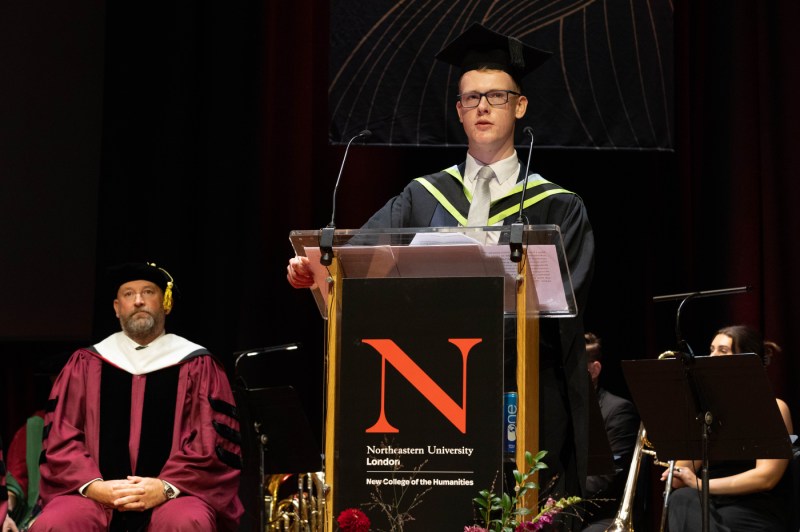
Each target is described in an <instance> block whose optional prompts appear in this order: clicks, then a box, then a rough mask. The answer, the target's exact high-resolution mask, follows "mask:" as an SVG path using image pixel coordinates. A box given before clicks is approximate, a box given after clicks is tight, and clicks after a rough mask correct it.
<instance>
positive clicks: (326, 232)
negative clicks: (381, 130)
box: [319, 129, 372, 266]
mask: <svg viewBox="0 0 800 532" xmlns="http://www.w3.org/2000/svg"><path fill="white" fill-rule="evenodd" d="M370 135H372V131H370V130H369V129H365V130H363V131H360V132H359V133H358V134H357V135H354V136H353V138H351V139H350V140H349V141H348V143H347V147H346V148H345V150H344V156H343V157H342V165H341V166H340V167H339V175H338V177H337V178H336V184H334V185H333V206H332V208H331V221H330V222H329V223H328V225H326V226H325V227H324V228H323V229H322V232H321V234H320V236H319V249H320V252H321V256H320V258H319V262H320V264H322V265H323V266H330V265H331V263H332V262H333V232H334V231H335V230H336V191H337V190H339V182H340V181H341V180H342V172H344V163H345V161H347V153H348V152H349V151H350V145H351V144H352V143H353V141H354V140H356V139H359V138H362V137H369V136H370Z"/></svg>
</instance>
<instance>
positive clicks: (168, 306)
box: [147, 262, 175, 313]
mask: <svg viewBox="0 0 800 532" xmlns="http://www.w3.org/2000/svg"><path fill="white" fill-rule="evenodd" d="M147 264H149V265H150V266H152V267H153V268H158V269H159V270H161V271H162V272H164V275H166V276H167V277H168V278H169V281H167V287H166V288H165V289H164V301H163V302H162V303H161V306H162V307H163V308H164V310H165V311H167V312H168V313H169V312H170V311H171V310H172V287H173V285H174V284H175V279H173V278H172V276H171V275H170V274H169V272H168V271H167V270H165V269H164V268H159V267H158V266H156V263H155V262H148V263H147Z"/></svg>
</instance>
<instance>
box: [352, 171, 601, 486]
mask: <svg viewBox="0 0 800 532" xmlns="http://www.w3.org/2000/svg"><path fill="white" fill-rule="evenodd" d="M464 167H465V163H462V164H460V165H459V166H457V167H452V168H449V169H447V170H444V171H442V172H438V173H436V174H431V175H428V176H423V177H421V178H418V179H415V180H414V181H412V182H411V183H409V184H408V185H407V186H406V187H405V189H403V191H402V192H401V193H400V194H399V195H397V196H395V197H393V198H392V199H390V200H389V201H388V202H387V203H386V205H384V206H383V207H382V208H381V209H380V210H379V211H378V212H376V213H375V214H374V215H373V216H372V217H371V218H370V219H369V220H368V221H367V223H366V224H365V225H364V226H363V228H365V229H366V228H402V227H453V226H458V225H459V221H461V223H462V224H463V223H464V222H465V221H466V218H467V214H468V212H469V200H468V199H467V196H466V194H465V193H464V186H463V177H462V176H463V173H464ZM520 168H522V166H520ZM520 173H522V172H520ZM535 178H538V179H539V180H541V178H540V177H539V176H535V174H532V175H531V177H530V178H529V180H530V181H532V183H531V184H529V186H528V189H527V191H526V193H525V204H526V208H525V210H524V213H523V214H524V216H525V217H526V219H527V223H528V224H532V225H538V224H555V225H558V226H559V227H560V228H561V233H562V237H563V240H564V251H565V253H566V256H567V261H568V264H569V268H570V274H571V276H572V283H573V289H574V291H575V297H576V300H577V304H578V316H577V317H575V318H559V319H543V320H541V321H540V355H539V356H540V372H539V373H540V418H539V419H540V431H541V435H540V442H539V443H540V448H541V449H544V450H547V451H548V453H549V454H548V456H547V457H546V458H545V462H546V463H547V464H548V466H549V469H546V470H543V471H542V474H541V476H540V484H541V485H542V486H543V487H545V488H546V486H547V483H548V482H549V480H550V479H551V478H552V477H553V476H556V475H557V476H558V481H557V483H556V484H555V485H554V486H553V494H554V495H559V496H560V495H576V494H583V490H584V484H585V479H586V469H587V449H588V394H589V390H588V387H587V379H586V351H585V340H584V337H583V314H584V311H585V309H586V302H587V296H588V293H589V285H590V283H591V279H592V272H593V269H594V236H593V233H592V227H591V225H590V223H589V218H588V216H587V214H586V209H585V207H584V205H583V201H582V200H581V198H580V197H579V196H578V195H577V194H573V193H571V192H568V191H566V190H563V189H561V188H560V187H559V186H558V185H555V184H554V183H549V182H546V181H543V180H541V181H537V179H535ZM520 191H521V186H519V183H518V186H517V187H516V188H515V189H513V190H512V191H511V193H510V194H509V195H508V196H506V197H504V198H501V199H499V200H496V201H495V202H493V203H492V206H491V208H490V212H489V217H490V219H491V217H492V216H495V215H496V214H498V213H506V214H505V218H504V219H503V223H504V224H511V223H513V222H515V221H516V220H517V217H518V212H519V210H518V208H515V206H517V207H518V205H519V201H520ZM536 198H538V201H536V202H535V203H533V204H532V205H529V200H533V199H536ZM506 330H507V331H509V330H513V327H512V328H511V329H509V327H506ZM507 336H508V335H507ZM506 340H507V343H506V345H507V346H509V345H513V344H511V343H510V342H509V340H510V341H512V342H513V341H514V339H513V338H508V337H507V339H506ZM512 351H513V349H512ZM508 367H509V366H508V365H507V368H508ZM511 367H513V366H511ZM512 374H513V373H512ZM507 386H508V385H507ZM528 450H530V451H531V452H535V451H537V449H528Z"/></svg>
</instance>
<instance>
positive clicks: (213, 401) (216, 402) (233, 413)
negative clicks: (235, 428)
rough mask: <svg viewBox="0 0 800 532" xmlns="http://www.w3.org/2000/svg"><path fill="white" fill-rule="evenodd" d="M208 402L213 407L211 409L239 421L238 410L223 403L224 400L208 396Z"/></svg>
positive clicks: (227, 403)
mask: <svg viewBox="0 0 800 532" xmlns="http://www.w3.org/2000/svg"><path fill="white" fill-rule="evenodd" d="M208 402H209V404H210V405H211V408H213V409H214V410H216V411H217V412H219V413H220V414H225V415H226V416H228V417H230V418H233V419H236V420H238V419H239V413H238V412H237V410H236V407H235V406H234V405H232V404H230V403H229V402H227V401H223V400H222V399H217V398H216V397H212V396H210V395H209V396H208Z"/></svg>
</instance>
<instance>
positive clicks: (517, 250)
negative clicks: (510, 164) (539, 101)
mask: <svg viewBox="0 0 800 532" xmlns="http://www.w3.org/2000/svg"><path fill="white" fill-rule="evenodd" d="M522 132H523V133H525V134H526V135H528V136H529V137H530V138H531V144H530V146H529V147H528V163H527V164H526V165H525V177H524V178H523V180H522V192H521V193H520V198H519V214H518V215H517V221H516V222H514V223H513V224H511V235H510V238H509V247H510V248H511V262H519V261H521V260H522V233H523V227H524V225H525V216H523V214H522V210H523V209H524V208H525V192H526V190H527V189H528V172H529V171H530V168H531V155H532V154H533V140H534V139H533V128H532V127H531V126H526V127H525V129H523V130H522Z"/></svg>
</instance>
